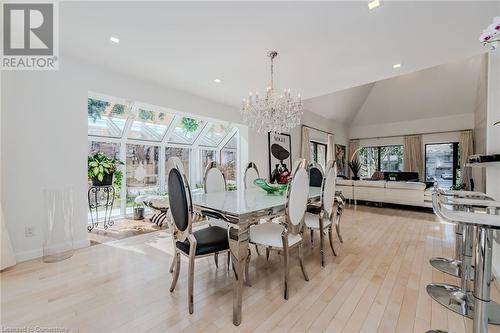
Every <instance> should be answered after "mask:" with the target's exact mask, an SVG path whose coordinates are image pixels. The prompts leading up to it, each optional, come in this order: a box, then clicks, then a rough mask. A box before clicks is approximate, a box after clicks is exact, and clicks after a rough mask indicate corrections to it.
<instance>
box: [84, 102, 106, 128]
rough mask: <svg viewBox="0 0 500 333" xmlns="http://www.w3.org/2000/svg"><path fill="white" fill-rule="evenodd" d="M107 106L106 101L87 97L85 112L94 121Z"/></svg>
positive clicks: (99, 117)
mask: <svg viewBox="0 0 500 333" xmlns="http://www.w3.org/2000/svg"><path fill="white" fill-rule="evenodd" d="M108 106H109V103H108V102H104V101H100V100H97V99H93V98H89V99H88V100H87V113H88V115H89V117H90V118H92V120H93V121H94V123H95V122H96V121H97V119H101V115H102V113H103V112H104V110H106V108H107V107H108Z"/></svg>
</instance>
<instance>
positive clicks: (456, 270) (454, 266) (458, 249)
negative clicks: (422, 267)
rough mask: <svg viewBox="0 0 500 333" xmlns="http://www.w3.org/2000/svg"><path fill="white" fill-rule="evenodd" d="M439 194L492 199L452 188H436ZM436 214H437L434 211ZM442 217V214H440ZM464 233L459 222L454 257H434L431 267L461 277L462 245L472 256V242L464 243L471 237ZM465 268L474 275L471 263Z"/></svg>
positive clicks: (478, 193) (479, 193) (480, 194)
mask: <svg viewBox="0 0 500 333" xmlns="http://www.w3.org/2000/svg"><path fill="white" fill-rule="evenodd" d="M438 191H439V193H440V194H441V195H444V196H447V197H456V198H468V199H478V200H494V199H493V198H492V197H490V196H488V195H486V194H485V193H482V192H472V191H452V190H441V189H440V190H438ZM436 215H439V213H438V212H436ZM440 217H442V216H440ZM465 232H466V233H465V235H464V225H463V224H461V223H459V224H457V225H456V227H455V258H454V259H452V258H444V257H435V258H432V259H430V260H429V262H430V264H431V265H432V267H434V268H436V269H437V270H439V271H441V272H443V273H446V274H449V275H452V276H455V277H460V278H461V277H463V276H464V274H462V262H463V250H464V247H467V248H468V249H469V250H470V251H468V253H470V256H472V252H471V251H472V244H471V243H470V242H469V243H468V244H466V241H467V240H469V241H470V240H471V237H470V236H468V234H467V230H465ZM466 270H467V272H466V273H468V274H469V276H470V277H472V276H473V275H474V269H473V267H472V265H469V266H467V267H466Z"/></svg>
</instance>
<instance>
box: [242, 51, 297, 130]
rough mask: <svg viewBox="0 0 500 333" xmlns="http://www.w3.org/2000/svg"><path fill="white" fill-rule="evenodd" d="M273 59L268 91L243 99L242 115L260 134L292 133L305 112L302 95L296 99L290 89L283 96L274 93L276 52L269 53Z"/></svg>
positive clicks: (246, 122)
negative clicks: (262, 94)
mask: <svg viewBox="0 0 500 333" xmlns="http://www.w3.org/2000/svg"><path fill="white" fill-rule="evenodd" d="M267 55H268V56H269V58H271V83H270V85H269V87H267V89H266V93H265V95H264V96H262V97H260V96H259V93H258V92H257V93H255V96H253V95H252V93H250V94H249V96H248V100H247V99H243V102H242V105H241V113H242V116H243V121H244V122H245V124H247V125H248V126H250V127H252V128H255V129H257V131H258V132H260V133H267V132H275V133H283V132H290V130H291V129H292V128H294V127H295V126H297V125H299V124H300V118H301V117H302V113H303V112H304V110H303V108H302V99H301V98H300V94H299V95H298V96H297V99H294V98H293V97H292V96H291V94H290V89H285V90H284V91H283V93H282V94H278V93H276V92H275V91H274V86H273V83H274V82H273V74H274V72H273V61H274V58H276V56H277V55H278V52H276V51H269V53H268V54H267Z"/></svg>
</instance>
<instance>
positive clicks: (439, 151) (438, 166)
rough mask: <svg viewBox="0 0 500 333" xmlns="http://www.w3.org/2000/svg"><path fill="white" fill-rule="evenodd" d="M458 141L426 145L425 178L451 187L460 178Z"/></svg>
mask: <svg viewBox="0 0 500 333" xmlns="http://www.w3.org/2000/svg"><path fill="white" fill-rule="evenodd" d="M458 155H459V153H458V143H457V142H452V143H437V144H426V145H425V180H426V181H429V182H437V183H438V186H439V187H441V188H446V189H449V188H450V187H451V186H453V185H456V184H457V182H459V179H460V163H459V156H458Z"/></svg>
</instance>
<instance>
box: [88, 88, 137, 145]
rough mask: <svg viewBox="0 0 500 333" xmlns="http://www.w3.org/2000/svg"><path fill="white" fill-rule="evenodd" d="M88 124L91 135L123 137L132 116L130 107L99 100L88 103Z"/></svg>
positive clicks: (89, 100) (93, 99) (91, 99)
mask: <svg viewBox="0 0 500 333" xmlns="http://www.w3.org/2000/svg"><path fill="white" fill-rule="evenodd" d="M87 103H88V105H87V124H88V133H89V135H95V136H104V137H121V136H122V135H123V130H124V129H125V123H126V122H127V118H128V117H129V115H130V110H129V106H128V105H127V104H124V103H114V102H110V101H106V100H102V99H98V98H89V99H88V101H87Z"/></svg>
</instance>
